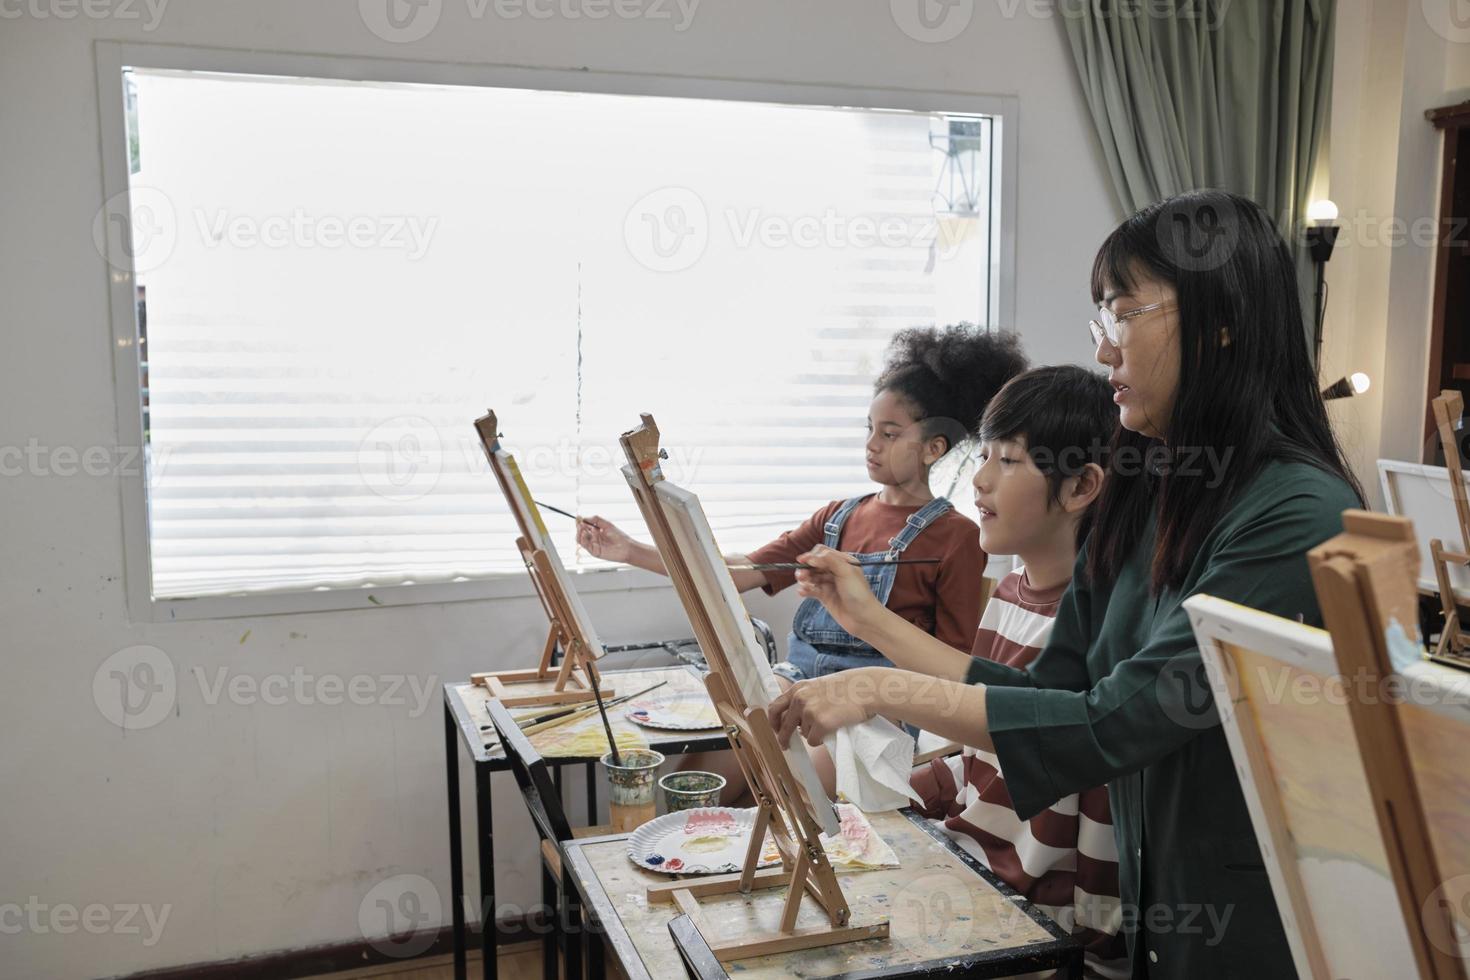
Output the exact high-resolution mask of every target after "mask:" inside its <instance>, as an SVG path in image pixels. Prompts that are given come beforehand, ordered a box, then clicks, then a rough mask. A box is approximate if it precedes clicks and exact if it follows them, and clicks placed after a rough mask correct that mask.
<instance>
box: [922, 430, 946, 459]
mask: <svg viewBox="0 0 1470 980" xmlns="http://www.w3.org/2000/svg"><path fill="white" fill-rule="evenodd" d="M947 452H949V440H948V439H947V438H945V437H944V436H930V437H929V438H928V439H925V440H924V456H923V459H924V465H925V466H933V465H934V464H935V463H937V462H939V461H940V460H941V459H943V458H944V454H945V453H947Z"/></svg>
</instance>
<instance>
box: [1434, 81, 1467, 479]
mask: <svg viewBox="0 0 1470 980" xmlns="http://www.w3.org/2000/svg"><path fill="white" fill-rule="evenodd" d="M1424 115H1425V116H1426V118H1428V120H1429V121H1430V122H1431V123H1432V124H1433V125H1434V126H1435V128H1436V129H1438V130H1440V131H1441V132H1442V133H1443V134H1444V136H1443V151H1442V152H1443V155H1442V157H1441V164H1440V181H1441V182H1440V195H1439V244H1438V246H1437V248H1436V250H1435V253H1436V254H1435V264H1434V296H1433V299H1432V301H1431V302H1432V305H1431V307H1430V310H1431V312H1430V317H1431V319H1430V340H1429V377H1428V378H1427V379H1426V381H1427V387H1426V391H1425V395H1424V398H1423V403H1424V407H1425V412H1424V459H1423V461H1424V462H1426V463H1433V464H1435V465H1439V466H1443V465H1444V451H1443V449H1442V448H1441V447H1440V444H1439V439H1438V438H1436V436H1435V431H1434V418H1433V415H1432V413H1431V412H1430V410H1429V401H1430V399H1432V398H1434V397H1435V396H1437V395H1438V394H1439V393H1440V392H1441V391H1443V390H1445V389H1447V388H1454V389H1457V390H1458V391H1459V392H1460V393H1461V394H1462V395H1464V396H1465V401H1466V403H1467V404H1470V102H1462V103H1460V104H1459V105H1453V106H1444V107H1442V108H1439V109H1430V110H1429V111H1428V112H1426V113H1425V114H1424ZM1458 431H1459V435H1460V456H1461V458H1462V459H1470V429H1467V428H1465V427H1464V426H1463V424H1462V427H1461V428H1460V429H1459V430H1458Z"/></svg>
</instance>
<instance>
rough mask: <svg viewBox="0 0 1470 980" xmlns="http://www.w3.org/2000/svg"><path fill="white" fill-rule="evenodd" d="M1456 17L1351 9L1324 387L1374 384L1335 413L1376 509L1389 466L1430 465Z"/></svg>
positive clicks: (1468, 44)
mask: <svg viewBox="0 0 1470 980" xmlns="http://www.w3.org/2000/svg"><path fill="white" fill-rule="evenodd" d="M1452 7H1453V4H1452V3H1451V4H1449V5H1448V6H1446V4H1445V3H1443V2H1441V0H1424V2H1422V3H1421V2H1419V0H1341V2H1340V3H1339V4H1338V28H1337V29H1338V34H1337V48H1336V54H1337V63H1336V74H1335V78H1334V88H1333V100H1334V101H1333V115H1332V128H1333V134H1332V156H1331V161H1330V184H1331V187H1330V191H1329V195H1328V196H1330V197H1331V198H1332V200H1333V201H1335V202H1336V203H1337V205H1338V208H1339V210H1340V223H1341V224H1342V226H1343V230H1342V233H1341V237H1340V238H1339V240H1338V246H1337V249H1336V251H1335V252H1334V254H1333V257H1332V261H1331V262H1330V263H1329V264H1328V267H1327V282H1328V289H1329V299H1328V309H1327V320H1326V326H1325V335H1326V341H1325V343H1324V347H1323V362H1324V369H1323V378H1324V380H1325V381H1329V382H1330V381H1332V380H1334V379H1336V378H1339V377H1341V376H1343V375H1345V374H1350V373H1352V372H1354V371H1366V372H1368V373H1369V374H1370V375H1371V376H1372V378H1373V388H1372V390H1371V391H1370V392H1369V393H1368V394H1367V395H1366V396H1359V397H1356V398H1352V399H1347V400H1344V401H1339V402H1337V403H1335V404H1334V405H1333V406H1332V407H1331V411H1332V414H1333V418H1334V421H1335V422H1336V423H1337V425H1338V426H1339V431H1340V432H1341V433H1342V436H1343V438H1344V440H1345V441H1346V442H1347V444H1348V448H1349V451H1350V453H1351V454H1352V456H1353V459H1354V463H1355V465H1356V467H1357V471H1358V475H1359V478H1360V479H1362V481H1363V483H1364V487H1365V489H1367V490H1368V492H1369V494H1370V497H1371V498H1372V500H1373V502H1374V505H1375V506H1381V503H1382V501H1381V496H1382V494H1381V492H1380V490H1379V487H1378V476H1377V471H1376V466H1375V462H1376V460H1377V459H1378V458H1380V457H1384V458H1393V459H1406V460H1411V461H1414V462H1418V461H1419V459H1420V451H1421V449H1422V448H1423V432H1424V417H1425V411H1426V408H1427V405H1426V403H1425V391H1426V384H1427V379H1428V370H1429V359H1428V354H1429V326H1430V324H1429V313H1430V295H1431V290H1432V288H1433V274H1434V250H1433V248H1432V247H1431V246H1429V245H1428V244H1427V242H1426V236H1425V235H1424V234H1423V233H1422V231H1421V234H1419V235H1418V236H1416V235H1414V234H1413V233H1412V232H1413V229H1414V227H1415V225H1416V223H1417V224H1418V226H1419V227H1420V228H1421V229H1422V228H1423V227H1424V226H1425V223H1426V222H1427V221H1429V220H1432V219H1433V218H1434V216H1435V215H1437V214H1438V208H1439V178H1440V173H1439V160H1440V153H1441V140H1442V137H1441V135H1440V132H1439V131H1438V130H1436V129H1435V128H1434V127H1433V126H1432V125H1430V124H1429V122H1428V121H1427V120H1425V118H1424V111H1425V110H1426V109H1431V108H1434V107H1437V106H1442V105H1448V104H1452V103H1455V102H1460V101H1463V100H1464V99H1466V98H1470V31H1466V30H1464V29H1455V28H1453V27H1452V26H1451V25H1452V22H1451V21H1449V20H1447V19H1442V18H1443V17H1444V16H1445V15H1446V14H1447V11H1448V10H1449V9H1451V8H1452ZM1395 219H1397V220H1398V221H1400V222H1402V225H1401V230H1400V231H1399V232H1398V234H1397V235H1396V234H1395V228H1394V226H1393V224H1392V222H1393V221H1394V220H1395ZM1431 237H1432V236H1431Z"/></svg>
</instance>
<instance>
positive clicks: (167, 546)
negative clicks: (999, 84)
mask: <svg viewBox="0 0 1470 980" xmlns="http://www.w3.org/2000/svg"><path fill="white" fill-rule="evenodd" d="M127 88H128V93H129V100H130V103H131V104H130V111H129V122H130V126H131V127H132V132H131V133H130V137H131V139H132V143H133V150H132V153H133V161H132V170H133V173H132V175H131V183H130V194H131V200H130V206H131V208H132V215H133V221H132V238H133V241H132V256H133V261H134V263H135V267H136V270H137V279H138V285H139V297H140V316H139V320H140V329H143V330H144V331H145V336H144V337H143V338H142V339H143V341H144V344H143V346H142V350H143V351H144V354H143V359H144V361H145V362H146V363H145V375H144V377H143V378H142V379H140V393H141V396H142V397H143V399H144V402H143V408H144V413H145V414H144V418H145V423H144V430H145V433H146V437H147V441H148V459H149V466H150V471H149V475H148V481H147V499H148V534H149V543H150V557H151V567H152V593H153V596H154V597H155V598H184V597H197V596H215V595H231V594H240V593H255V592H280V591H301V590H318V589H344V588H358V587H363V586H373V587H379V588H381V587H384V586H391V585H396V584H410V583H430V582H452V581H457V580H465V579H474V578H481V577H486V576H493V575H496V574H502V573H508V572H513V573H515V574H521V563H520V558H519V556H518V555H517V553H516V549H515V544H514V532H513V528H514V525H513V522H512V518H511V515H510V513H509V511H508V510H507V507H506V504H505V502H504V500H503V499H502V498H501V496H500V494H499V492H498V490H497V487H496V485H495V481H494V479H493V478H492V476H491V475H490V473H489V470H488V467H487V465H486V463H485V459H484V456H483V453H482V451H481V448H480V445H479V442H478V440H477V438H476V434H475V431H474V429H473V426H472V424H471V423H472V421H473V420H474V419H475V418H476V417H477V416H479V415H481V414H483V413H484V411H485V410H486V409H487V408H493V409H495V411H496V412H497V414H498V416H499V419H500V423H501V429H502V431H503V444H504V445H505V446H506V447H507V448H508V449H509V450H510V451H512V452H513V453H514V454H515V455H516V456H517V457H518V459H519V461H520V465H521V468H522V470H523V471H524V473H525V476H526V479H527V482H528V483H529V484H530V486H531V489H532V492H533V493H534V494H535V495H536V496H537V497H538V498H539V499H541V500H543V501H545V502H547V503H549V504H552V505H554V506H557V507H560V508H563V509H565V510H568V511H572V512H576V513H582V514H599V515H602V516H604V517H606V518H608V519H611V520H612V521H614V522H616V523H618V524H619V525H621V526H623V527H624V528H626V529H627V530H628V531H629V532H630V533H633V534H635V535H639V536H645V535H646V532H645V530H644V528H643V526H642V523H641V521H640V519H639V518H638V516H637V513H636V509H635V506H634V504H633V501H632V498H631V497H630V496H629V494H628V492H627V486H626V484H625V483H624V482H623V480H622V478H621V476H620V475H619V472H618V468H619V467H620V465H621V454H620V451H619V448H618V443H617V437H618V434H619V433H620V432H622V431H624V430H626V429H629V428H632V427H633V426H634V425H635V424H636V423H637V420H638V414H639V413H640V412H652V413H653V414H654V415H655V416H656V417H657V419H658V422H659V424H660V426H661V428H662V430H663V434H664V444H665V445H666V446H667V447H668V449H669V452H670V456H671V458H670V460H669V463H668V465H667V468H666V472H667V473H668V474H669V475H670V476H671V477H672V478H673V479H675V480H676V481H677V482H679V483H681V484H683V485H685V486H688V487H689V488H691V489H693V490H695V491H696V492H698V493H699V494H700V496H701V498H702V499H703V501H704V505H705V508H706V510H707V512H708V513H709V516H710V519H711V522H712V524H713V526H714V529H715V532H716V534H718V535H719V539H720V544H721V546H722V547H724V548H725V549H726V550H732V551H733V550H746V549H749V548H753V547H755V546H757V545H759V544H761V543H763V542H765V541H767V540H769V539H770V538H772V537H773V536H775V535H776V534H779V533H780V532H781V531H783V530H785V529H787V528H789V527H791V526H793V525H795V524H796V523H798V522H799V521H801V520H802V519H804V518H805V517H807V516H808V515H809V514H811V513H812V512H813V511H814V510H816V509H817V508H818V507H819V506H821V505H822V504H823V503H825V502H827V501H829V500H832V499H837V498H841V497H846V496H850V495H853V494H856V493H862V492H866V491H868V490H870V489H873V488H872V487H871V485H870V484H868V482H867V480H866V476H865V469H864V466H863V450H862V444H863V440H864V421H865V415H866V408H867V404H868V401H869V399H870V397H871V394H872V382H873V378H874V376H875V375H876V373H877V371H878V370H879V368H880V366H881V363H882V357H883V352H884V349H885V347H886V345H887V343H888V341H889V340H890V338H891V337H892V335H893V334H894V333H895V332H896V331H898V330H900V329H903V328H905V327H910V326H923V325H932V324H942V323H948V322H955V321H960V320H968V321H972V322H980V323H985V322H987V321H988V320H989V318H990V316H989V311H990V310H991V309H992V295H991V294H992V281H993V279H994V275H995V272H994V270H995V268H996V262H995V259H996V257H995V256H994V255H993V254H992V253H993V252H994V251H995V246H994V245H993V240H994V228H995V225H994V223H995V221H996V220H997V216H996V215H995V213H994V210H995V209H994V206H993V195H992V194H991V192H990V188H991V186H992V173H991V169H992V166H993V163H992V161H993V160H994V159H996V157H995V156H994V153H995V150H996V147H995V146H994V145H993V143H994V139H993V133H994V129H995V127H994V126H993V125H992V120H991V119H989V118H988V117H984V116H954V115H944V114H938V113H922V112H908V111H893V110H869V109H861V108H847V107H843V108H836V107H819V106H793V105H784V104H765V103H743V102H724V101H714V100H708V99H679V98H664V97H649V96H622V95H605V94H583V93H567V92H547V91H529V90H523V89H507V88H479V87H467V86H466V87H448V86H431V85H409V84H381V83H367V82H350V83H349V82H340V81H326V80H315V79H303V78H279V77H259V76H239V75H219V74H209V73H201V72H183V71H155V70H141V69H134V70H131V71H130V72H129V74H128V79H127ZM143 209H146V212H145V210H143ZM144 297H146V300H144V299H143V298H144ZM145 302H146V309H145V308H144V306H143V304H144V303H145ZM142 324H146V328H143V327H142ZM953 475H954V474H950V477H946V480H945V483H946V485H945V486H936V491H939V492H944V491H947V490H949V489H950V485H949V484H951V483H953V482H954V481H953V479H952V477H953ZM547 519H548V521H555V522H557V523H556V524H554V525H552V530H553V531H554V532H556V533H557V535H558V539H557V544H558V548H559V549H560V551H561V553H562V556H563V558H564V559H565V560H566V561H567V562H568V564H571V565H574V566H576V567H582V568H587V567H594V566H596V565H597V564H598V563H597V562H596V561H595V560H593V559H592V558H591V557H590V556H588V555H586V554H585V553H581V552H579V551H578V549H577V548H576V546H575V543H574V540H573V535H572V530H573V529H572V522H571V521H569V520H566V519H564V518H560V517H557V516H556V515H554V514H548V515H547Z"/></svg>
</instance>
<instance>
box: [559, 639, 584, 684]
mask: <svg viewBox="0 0 1470 980" xmlns="http://www.w3.org/2000/svg"><path fill="white" fill-rule="evenodd" d="M576 650H577V645H576V644H575V643H573V644H570V645H569V648H568V649H567V650H565V651H563V653H562V658H561V669H560V670H558V671H557V672H556V689H557V690H558V691H565V690H566V688H567V682H568V681H570V680H571V679H572V668H573V667H575V666H576V665H577V661H578V659H579V658H578V657H577V655H576Z"/></svg>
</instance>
